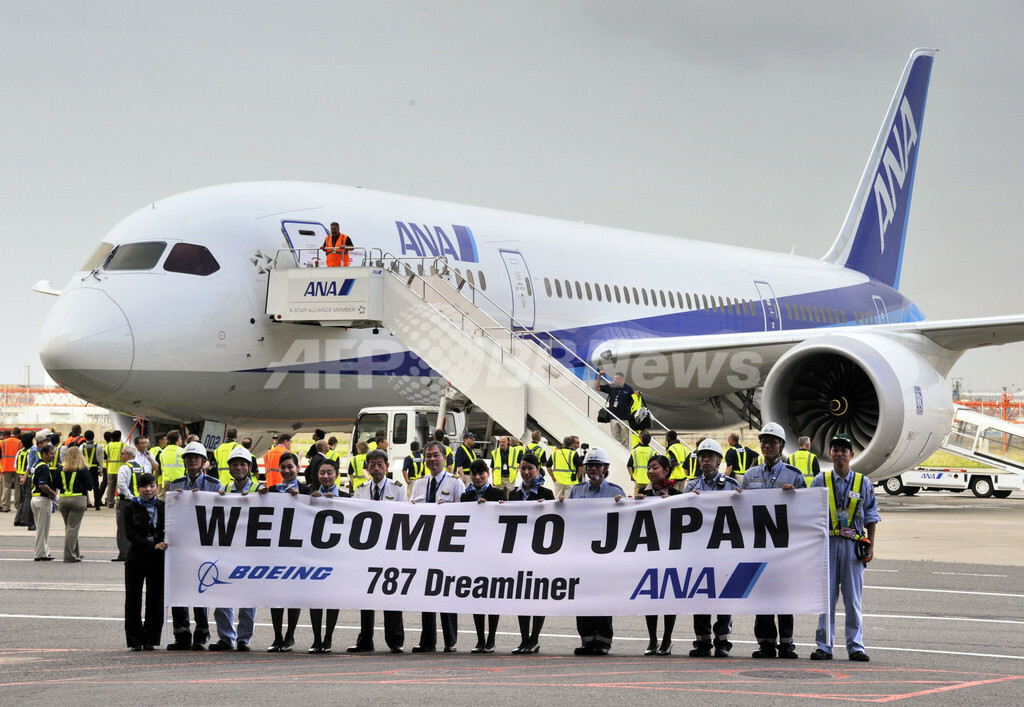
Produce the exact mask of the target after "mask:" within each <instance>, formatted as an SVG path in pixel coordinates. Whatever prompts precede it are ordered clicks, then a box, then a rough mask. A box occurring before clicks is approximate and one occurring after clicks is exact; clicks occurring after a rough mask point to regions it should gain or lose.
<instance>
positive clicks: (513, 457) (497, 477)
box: [491, 447, 523, 486]
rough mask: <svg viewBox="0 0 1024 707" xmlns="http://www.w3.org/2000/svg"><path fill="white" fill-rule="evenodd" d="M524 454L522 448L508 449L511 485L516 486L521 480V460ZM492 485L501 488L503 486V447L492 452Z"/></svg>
mask: <svg viewBox="0 0 1024 707" xmlns="http://www.w3.org/2000/svg"><path fill="white" fill-rule="evenodd" d="M522 454H523V448H522V447H509V448H508V481H509V483H511V484H514V483H515V482H516V479H518V478H519V459H520V457H522ZM491 483H492V484H496V485H499V486H500V485H501V484H502V475H501V447H498V448H497V449H495V450H494V451H493V452H491Z"/></svg>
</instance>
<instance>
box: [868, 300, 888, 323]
mask: <svg viewBox="0 0 1024 707" xmlns="http://www.w3.org/2000/svg"><path fill="white" fill-rule="evenodd" d="M871 299H872V300H874V302H875V311H876V312H877V313H878V323H879V324H888V323H889V312H888V310H887V309H886V308H885V301H884V300H882V298H881V297H879V296H878V295H872V296H871Z"/></svg>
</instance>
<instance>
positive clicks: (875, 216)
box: [822, 49, 936, 288]
mask: <svg viewBox="0 0 1024 707" xmlns="http://www.w3.org/2000/svg"><path fill="white" fill-rule="evenodd" d="M935 53H936V50H934V49H915V50H914V51H913V52H912V53H911V55H910V59H909V61H907V66H906V68H905V69H904V70H903V76H902V77H900V82H899V85H898V86H897V87H896V93H895V95H894V96H893V99H892V103H891V104H890V105H889V111H888V112H887V113H886V114H885V121H884V122H883V123H882V129H881V132H879V134H878V139H877V140H876V141H875V147H874V149H873V150H872V151H871V156H870V157H869V158H868V163H867V167H866V168H865V169H864V174H863V176H862V177H861V180H860V185H859V186H858V187H857V193H856V195H855V196H854V198H853V203H852V204H851V205H850V211H849V213H847V215H846V221H845V222H844V223H843V228H842V230H841V231H840V233H839V237H838V238H836V241H835V243H833V244H832V248H831V249H830V250H829V252H828V253H826V254H825V256H824V257H823V258H822V260H824V261H826V262H830V263H835V264H836V265H842V266H844V267H847V268H850V269H852V270H857V271H858V272H862V273H864V274H865V275H867V276H868V277H871V278H873V279H875V280H878V281H880V282H883V283H885V284H886V285H889V286H890V287H893V288H898V287H899V283H900V267H901V266H902V264H903V247H904V244H905V242H906V235H907V219H908V216H909V214H910V197H911V194H912V192H913V190H914V174H915V170H916V167H917V153H918V149H919V147H920V144H921V126H922V124H923V122H924V107H925V101H926V99H927V97H928V81H929V79H930V77H931V73H932V61H933V60H934V58H935Z"/></svg>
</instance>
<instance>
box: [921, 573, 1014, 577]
mask: <svg viewBox="0 0 1024 707" xmlns="http://www.w3.org/2000/svg"><path fill="white" fill-rule="evenodd" d="M932 574H942V575H949V576H952V577H1003V578H1006V577H1009V576H1010V575H1008V574H972V573H970V572H932Z"/></svg>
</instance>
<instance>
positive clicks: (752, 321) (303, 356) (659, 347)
mask: <svg viewBox="0 0 1024 707" xmlns="http://www.w3.org/2000/svg"><path fill="white" fill-rule="evenodd" d="M934 56H935V50H931V49H917V50H915V51H914V52H912V54H911V55H910V58H909V60H908V62H907V64H906V66H905V68H904V71H903V73H902V76H901V78H900V81H899V84H898V86H897V88H896V91H895V94H894V96H893V99H892V101H891V103H890V105H889V108H888V111H887V112H886V115H885V118H884V121H883V123H882V126H881V130H880V132H879V134H878V137H877V139H876V142H875V144H874V146H873V148H872V150H871V153H870V156H869V159H868V162H867V166H866V168H865V170H864V172H863V175H862V177H861V180H860V183H859V184H858V186H857V190H856V192H855V195H854V198H853V202H852V204H851V206H850V209H849V212H848V214H847V216H846V219H845V221H844V223H843V225H842V228H841V229H840V231H839V234H838V236H837V237H836V238H835V240H834V242H833V243H832V245H831V247H830V248H829V249H828V251H827V252H826V253H825V255H824V256H823V257H821V258H820V259H812V258H805V257H799V256H796V255H789V254H781V253H775V252H769V251H763V250H753V249H747V248H740V247H735V246H730V245H725V244H720V243H710V242H703V241H697V240H691V239H687V238H682V237H677V236H667V235H653V234H646V233H637V232H632V231H627V230H621V229H613V228H605V227H599V226H592V225H587V224H580V223H573V222H564V221H559V220H554V219H549V218H542V217H536V216H529V215H524V214H517V213H509V212H502V211H497V210H491V209H486V208H480V207H474V206H463V205H458V204H452V203H445V202H440V201H433V200H427V199H422V198H415V197H410V196H402V195H394V194H387V193H382V192H376V191H371V190H365V189H361V188H349V187H342V186H334V185H326V184H312V183H296V182H257V183H242V184H229V185H223V186H215V187H210V188H205V189H199V190H197V191H191V192H187V193H184V194H181V195H178V196H174V197H171V198H167V199H163V200H160V201H156V202H154V203H152V204H150V205H148V206H146V207H145V208H143V209H141V210H139V211H138V212H136V213H134V214H132V215H131V216H128V217H127V218H126V219H124V220H123V221H122V222H121V223H119V224H118V225H117V226H116V227H115V228H114V229H113V230H112V231H110V233H109V234H108V235H107V236H106V237H105V238H104V239H103V240H102V242H101V243H100V245H99V247H98V248H97V249H96V251H95V253H94V254H93V255H92V257H90V258H89V259H88V260H87V261H86V263H85V264H84V265H83V266H82V267H81V269H80V270H79V271H78V272H77V273H76V274H75V275H74V276H73V277H72V279H71V281H70V282H69V283H68V285H67V286H66V287H65V288H64V289H63V290H62V291H60V293H59V297H58V299H57V302H56V304H55V306H54V307H53V310H52V311H51V312H50V314H49V316H48V318H47V320H46V323H45V326H44V332H45V334H44V338H43V341H42V343H41V351H40V356H41V358H42V361H43V364H44V366H45V368H46V370H47V372H48V373H49V375H50V376H51V377H52V378H53V379H54V380H55V381H57V382H58V383H59V384H60V385H62V386H64V387H65V388H66V389H68V390H69V391H71V392H73V393H74V394H76V395H78V396H80V397H82V398H84V399H85V400H88V401H90V402H92V403H95V404H96V405H99V406H103V407H106V408H109V409H111V410H113V411H117V412H118V413H121V414H124V415H127V416H130V417H134V418H138V419H147V420H150V421H154V422H162V423H172V424H180V423H196V422H202V421H210V420H213V421H218V422H222V423H227V424H230V425H237V426H239V427H246V428H255V429H262V430H282V429H286V428H288V427H292V428H296V429H298V428H300V427H302V426H307V425H310V426H311V425H319V426H327V425H330V424H332V423H338V422H341V421H344V420H350V419H351V418H352V417H353V416H354V415H355V413H356V412H357V411H358V410H359V409H360V408H362V407H365V406H371V405H401V404H409V403H422V402H424V400H431V399H432V400H433V401H436V400H437V395H438V394H439V392H440V390H441V389H442V388H443V385H444V381H443V380H441V379H440V378H439V376H438V375H437V374H436V373H435V372H434V371H432V370H431V369H430V367H429V366H428V365H427V364H426V363H425V362H424V361H422V360H420V359H419V358H417V357H416V356H415V355H414V354H412V353H411V352H409V351H408V350H407V349H406V348H405V347H404V346H403V345H402V343H401V342H400V341H398V340H397V339H396V338H395V337H393V336H391V335H389V333H388V332H387V331H383V330H380V329H373V330H369V329H355V328H352V329H343V328H338V327H326V326H312V325H308V324H301V323H287V322H278V321H274V320H273V319H272V317H268V315H267V310H266V298H267V287H268V271H269V270H271V269H272V268H273V267H274V266H275V264H277V263H279V262H281V258H293V259H294V260H293V261H292V262H291V263H290V265H291V266H292V267H298V266H308V265H314V264H316V263H317V262H318V261H319V260H320V258H321V257H322V254H318V253H317V252H316V250H315V249H316V248H317V247H319V246H320V245H321V244H322V243H323V241H324V238H325V236H326V235H327V233H328V224H329V223H330V222H332V221H337V222H339V224H340V226H341V231H342V232H343V233H345V234H347V235H348V236H350V237H351V238H352V240H353V242H354V245H355V246H356V247H357V248H358V251H357V253H359V254H362V257H369V254H371V253H374V252H376V253H378V254H384V253H387V254H391V255H393V256H395V257H398V258H408V259H413V260H415V259H420V260H421V262H422V261H430V260H431V259H436V258H444V259H445V261H446V262H447V263H448V264H449V265H450V266H451V267H452V268H453V269H454V270H455V272H456V277H457V278H458V279H459V280H460V281H468V282H469V284H470V285H471V286H472V287H474V288H478V290H479V291H481V292H483V293H484V294H486V296H487V297H488V298H490V300H492V301H493V303H494V307H498V308H500V310H503V311H504V312H511V313H512V315H513V316H514V317H515V319H516V322H517V325H518V326H519V327H520V328H521V329H524V330H527V331H531V332H533V333H534V334H535V335H536V336H538V337H544V336H551V337H555V338H557V340H558V341H559V342H561V345H564V346H565V347H567V348H568V349H572V351H571V353H572V355H574V356H578V357H579V359H580V360H582V361H587V362H590V363H592V364H593V365H594V366H595V367H596V368H600V369H606V370H608V371H622V372H624V373H625V376H626V379H627V380H628V381H629V382H630V383H631V384H632V385H633V386H634V387H635V388H637V389H640V390H642V391H643V393H644V396H645V398H646V402H647V405H648V407H649V408H650V409H651V411H652V412H654V413H655V414H656V416H657V417H658V419H659V420H661V421H662V422H664V423H665V424H666V425H667V426H669V427H672V428H676V429H688V430H698V429H718V428H722V427H724V426H726V425H731V424H734V423H737V422H748V423H751V424H755V425H756V423H758V422H760V421H764V422H768V421H774V422H778V423H780V424H782V425H783V427H784V428H785V429H786V430H787V434H789V435H791V436H792V438H791V439H789V440H787V446H788V447H789V448H791V449H795V448H796V447H795V441H796V437H797V436H798V435H803V434H806V435H808V436H810V437H811V438H812V440H813V447H814V448H815V449H818V450H823V449H827V446H828V441H829V439H831V435H833V434H834V433H836V432H841V431H842V432H847V433H849V434H850V435H851V436H852V437H853V438H854V440H855V446H856V452H857V455H858V456H857V460H856V461H857V464H856V466H857V469H858V470H860V471H862V472H864V473H869V474H870V475H871V476H872V477H873V478H875V479H876V480H880V479H883V478H886V477H887V476H891V475H894V474H896V473H899V472H900V471H902V470H904V469H907V468H912V467H913V466H915V465H916V464H917V463H918V462H920V461H922V460H923V459H925V458H927V457H928V456H930V455H931V454H932V452H934V451H935V450H936V449H937V448H938V447H939V446H940V444H941V442H942V439H943V437H944V435H945V434H946V433H947V432H948V430H949V425H950V419H951V416H952V411H953V407H952V401H951V394H950V391H949V389H948V388H947V386H946V385H945V383H944V377H945V376H946V375H947V374H948V372H949V370H950V368H951V367H952V365H953V364H954V363H955V362H956V361H957V359H958V358H959V357H960V356H961V355H962V354H963V353H964V351H966V350H968V349H971V348H974V347H979V346H989V345H994V344H1003V343H1009V342H1013V341H1020V340H1024V318H1022V317H1021V316H1008V317H989V318H978V319H960V320H949V321H928V320H926V319H925V317H924V315H923V314H922V312H921V311H920V310H919V309H918V307H917V306H915V305H914V303H913V302H912V301H911V300H910V299H908V298H907V297H906V296H905V295H904V294H903V293H902V292H900V290H899V280H900V273H901V268H902V265H903V253H904V247H905V243H906V235H907V223H908V215H909V207H910V201H911V194H912V191H913V184H914V176H915V171H916V166H917V157H918V150H919V148H920V140H921V130H922V125H923V118H924V109H925V103H926V98H927V92H928V85H929V80H930V76H931V68H932V63H933V60H934ZM357 259H358V256H357ZM512 263H515V266H516V267H515V268H513V267H512ZM681 263H687V264H692V263H729V267H728V268H722V267H715V268H695V267H686V268H682V267H681V266H680V264H681ZM513 270H515V272H516V273H518V274H513ZM517 278H519V279H518V281H517ZM487 306H488V305H485V308H486V307H487ZM495 314H496V315H497V314H498V312H496V313H495ZM574 370H575V372H576V373H577V374H578V375H581V376H582V375H585V374H584V373H583V370H584V369H583V368H582V367H580V366H576V367H575V368H574ZM609 375H610V373H609Z"/></svg>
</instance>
